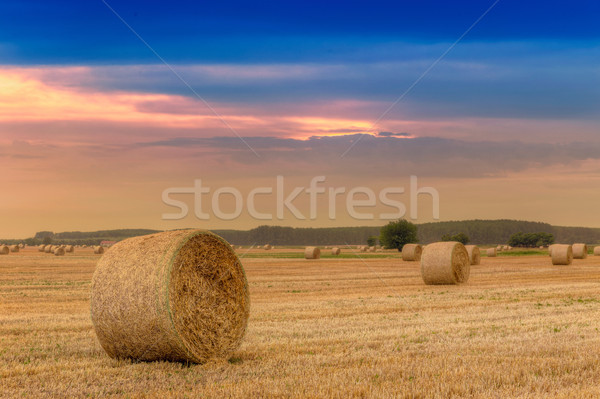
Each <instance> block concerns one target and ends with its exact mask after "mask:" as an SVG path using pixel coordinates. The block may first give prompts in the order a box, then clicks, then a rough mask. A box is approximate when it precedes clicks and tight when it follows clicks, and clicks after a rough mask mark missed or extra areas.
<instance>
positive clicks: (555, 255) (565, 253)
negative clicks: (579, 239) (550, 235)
mask: <svg viewBox="0 0 600 399" xmlns="http://www.w3.org/2000/svg"><path fill="white" fill-rule="evenodd" d="M571 263H573V247H572V246H571V245H562V244H556V245H554V248H553V249H552V264H553V265H570V264H571Z"/></svg>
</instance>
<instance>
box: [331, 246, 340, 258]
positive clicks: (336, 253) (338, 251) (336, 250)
mask: <svg viewBox="0 0 600 399" xmlns="http://www.w3.org/2000/svg"><path fill="white" fill-rule="evenodd" d="M341 252H342V251H341V250H340V249H339V248H337V247H333V248H331V254H332V255H336V256H337V255H339V254H340V253H341Z"/></svg>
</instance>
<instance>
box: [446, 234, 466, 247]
mask: <svg viewBox="0 0 600 399" xmlns="http://www.w3.org/2000/svg"><path fill="white" fill-rule="evenodd" d="M442 241H458V242H460V243H461V244H463V245H467V244H468V243H469V242H470V241H471V239H470V238H469V236H468V235H466V234H465V233H458V234H454V235H450V234H444V235H443V236H442Z"/></svg>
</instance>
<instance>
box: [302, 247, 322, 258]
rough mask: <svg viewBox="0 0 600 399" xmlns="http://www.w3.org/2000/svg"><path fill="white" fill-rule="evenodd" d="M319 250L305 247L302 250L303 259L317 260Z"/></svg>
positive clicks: (319, 253)
mask: <svg viewBox="0 0 600 399" xmlns="http://www.w3.org/2000/svg"><path fill="white" fill-rule="evenodd" d="M320 257H321V250H320V249H319V248H318V247H306V249H304V259H319V258H320Z"/></svg>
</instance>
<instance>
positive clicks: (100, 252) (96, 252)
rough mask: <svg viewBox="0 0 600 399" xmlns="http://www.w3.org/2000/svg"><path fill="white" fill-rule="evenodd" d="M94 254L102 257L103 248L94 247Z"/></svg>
mask: <svg viewBox="0 0 600 399" xmlns="http://www.w3.org/2000/svg"><path fill="white" fill-rule="evenodd" d="M94 253H95V254H96V255H102V254H103V253H104V247H102V246H100V245H98V246H96V247H94Z"/></svg>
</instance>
